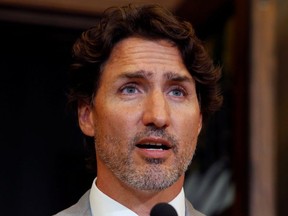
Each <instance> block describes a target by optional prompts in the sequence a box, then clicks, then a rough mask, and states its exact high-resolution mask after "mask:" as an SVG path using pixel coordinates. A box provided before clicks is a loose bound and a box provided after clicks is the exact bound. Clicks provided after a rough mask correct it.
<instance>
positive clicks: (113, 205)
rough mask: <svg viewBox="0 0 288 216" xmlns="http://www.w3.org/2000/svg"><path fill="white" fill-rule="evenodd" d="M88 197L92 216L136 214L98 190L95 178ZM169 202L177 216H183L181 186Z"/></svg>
mask: <svg viewBox="0 0 288 216" xmlns="http://www.w3.org/2000/svg"><path fill="white" fill-rule="evenodd" d="M89 199H90V206H91V211H92V215H93V216H119V215H120V216H121V215H123V216H137V214H136V213H135V212H133V211H131V210H130V209H128V208H127V207H125V206H123V205H122V204H120V203H118V202H116V201H115V200H113V199H112V198H110V197H108V196H107V195H106V194H104V193H103V192H102V191H100V190H99V189H98V188H97V186H96V179H95V180H94V181H93V184H92V187H91V191H90V197H89ZM169 204H170V205H172V206H173V207H174V208H175V210H176V211H177V214H178V216H185V194H184V190H183V188H182V190H181V192H180V193H179V194H178V195H177V196H176V197H175V198H174V199H173V200H172V201H171V202H169Z"/></svg>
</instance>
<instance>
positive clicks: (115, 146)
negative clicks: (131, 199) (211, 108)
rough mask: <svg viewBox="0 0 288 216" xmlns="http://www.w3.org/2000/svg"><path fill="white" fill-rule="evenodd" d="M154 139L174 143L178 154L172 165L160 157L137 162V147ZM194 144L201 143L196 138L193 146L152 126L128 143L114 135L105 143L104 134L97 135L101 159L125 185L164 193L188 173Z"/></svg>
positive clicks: (173, 147) (172, 145)
mask: <svg viewBox="0 0 288 216" xmlns="http://www.w3.org/2000/svg"><path fill="white" fill-rule="evenodd" d="M96 131H97V130H96ZM150 136H154V137H159V138H162V139H165V140H167V141H168V142H169V143H170V144H171V147H172V151H173V154H174V158H173V162H172V163H169V164H167V163H165V162H166V159H157V158H145V159H143V162H142V163H141V164H139V163H138V164H137V163H136V162H135V160H134V158H133V152H134V150H135V148H137V147H136V144H137V143H138V142H139V141H140V140H141V139H143V138H145V137H150ZM101 140H102V141H101ZM194 142H197V137H196V136H195V138H193V139H192V140H191V141H190V142H189V143H181V142H180V141H179V140H178V139H176V137H175V136H172V135H170V134H168V133H167V132H166V131H165V130H164V129H158V128H155V127H152V126H151V127H147V128H146V129H145V131H142V132H139V133H137V134H136V135H135V136H134V138H132V139H131V140H130V141H128V143H127V141H126V143H125V141H123V140H120V139H119V138H115V137H111V136H106V137H104V141H103V137H101V136H100V135H97V134H96V136H95V146H96V154H97V155H98V157H99V159H100V160H102V161H103V163H104V164H105V165H106V166H107V167H108V168H109V169H110V170H111V171H112V173H113V174H114V175H115V176H116V177H117V178H118V179H119V180H120V181H121V182H123V183H125V184H126V185H129V186H130V187H132V188H134V189H138V190H144V191H160V190H163V189H166V188H168V187H170V186H171V185H172V184H174V183H175V182H176V181H177V180H178V179H179V177H180V176H182V175H183V174H184V173H185V171H186V170H187V168H188V166H189V164H190V162H191V160H192V158H193V154H194V151H195V147H194V146H195V144H194ZM180 143H181V145H182V146H180Z"/></svg>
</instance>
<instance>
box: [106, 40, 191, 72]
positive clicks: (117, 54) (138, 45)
mask: <svg viewBox="0 0 288 216" xmlns="http://www.w3.org/2000/svg"><path fill="white" fill-rule="evenodd" d="M121 70H122V72H131V71H133V70H137V71H138V70H144V71H147V72H148V71H149V72H151V73H155V72H164V71H165V72H173V73H188V71H187V69H186V67H185V65H184V63H183V60H182V57H181V54H180V52H179V50H178V48H177V47H176V46H175V45H174V44H173V43H172V42H169V41H167V40H148V39H143V38H138V37H130V38H127V39H124V40H122V41H120V42H119V43H117V44H116V45H115V47H114V48H113V50H112V52H111V55H110V57H109V59H108V60H107V62H106V64H105V66H104V70H103V73H104V74H105V73H106V72H109V73H111V72H113V74H114V73H119V72H120V71H121ZM123 70H126V71H123ZM105 71H106V72H105ZM104 74H103V75H104ZM110 75H112V74H110Z"/></svg>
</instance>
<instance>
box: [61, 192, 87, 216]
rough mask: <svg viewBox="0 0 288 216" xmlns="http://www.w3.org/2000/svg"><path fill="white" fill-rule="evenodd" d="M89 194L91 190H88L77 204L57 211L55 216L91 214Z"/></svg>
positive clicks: (84, 215)
mask: <svg viewBox="0 0 288 216" xmlns="http://www.w3.org/2000/svg"><path fill="white" fill-rule="evenodd" d="M89 194H90V190H88V191H87V192H86V193H85V194H84V195H83V196H82V197H81V198H80V199H79V201H78V202H77V203H76V204H74V205H73V206H71V207H69V208H67V209H65V210H63V211H61V212H59V213H57V214H56V215H55V216H73V215H74V216H76V215H77V216H78V215H79V216H91V215H92V214H91V208H90V202H89Z"/></svg>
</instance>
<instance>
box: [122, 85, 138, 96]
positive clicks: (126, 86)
mask: <svg viewBox="0 0 288 216" xmlns="http://www.w3.org/2000/svg"><path fill="white" fill-rule="evenodd" d="M127 88H135V89H136V91H138V92H139V89H138V88H137V85H136V84H135V83H128V84H126V85H124V86H122V87H121V88H120V89H119V92H121V93H123V92H124V90H125V89H127ZM125 94H129V93H125Z"/></svg>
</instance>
